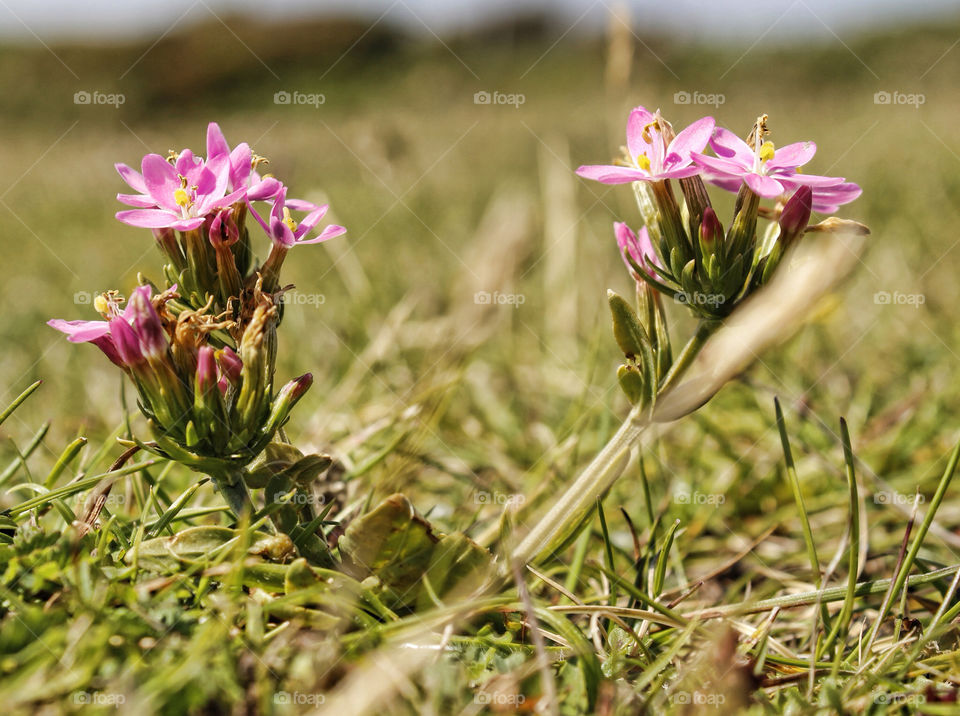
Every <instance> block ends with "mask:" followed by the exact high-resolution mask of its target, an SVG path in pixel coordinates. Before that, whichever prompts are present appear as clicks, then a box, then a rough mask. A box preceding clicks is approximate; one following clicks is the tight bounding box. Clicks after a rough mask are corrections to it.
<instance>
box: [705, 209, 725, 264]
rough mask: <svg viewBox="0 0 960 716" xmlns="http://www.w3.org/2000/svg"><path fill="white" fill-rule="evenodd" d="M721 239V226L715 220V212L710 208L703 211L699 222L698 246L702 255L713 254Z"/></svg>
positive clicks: (718, 221) (718, 220)
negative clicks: (701, 219)
mask: <svg viewBox="0 0 960 716" xmlns="http://www.w3.org/2000/svg"><path fill="white" fill-rule="evenodd" d="M722 239H723V226H722V225H721V224H720V219H718V218H717V212H715V211H714V210H713V209H711V208H710V207H707V208H706V209H704V211H703V221H701V222H700V246H701V248H702V250H703V253H704V255H706V254H707V253H708V252H709V253H714V252H715V247H716V244H717V242H718V241H721V240H722Z"/></svg>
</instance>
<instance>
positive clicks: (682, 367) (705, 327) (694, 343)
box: [658, 321, 721, 395]
mask: <svg viewBox="0 0 960 716" xmlns="http://www.w3.org/2000/svg"><path fill="white" fill-rule="evenodd" d="M720 325H721V324H720V322H719V321H700V324H699V325H698V326H697V331H696V333H694V334H693V337H692V338H691V339H690V340H689V341H687V345H685V346H684V347H683V350H682V351H680V355H678V356H677V359H676V360H675V361H674V362H673V365H672V366H670V371H669V372H668V373H667V374H666V376H664V378H663V380H662V381H661V383H660V389H659V391H658V395H665V394H666V392H667V391H668V390H670V389H671V388H673V387H674V386H675V385H676V383H677V381H678V380H679V379H680V377H681V376H683V374H684V373H686V372H687V369H689V368H690V365H691V364H692V363H693V359H694V358H696V357H697V356H698V355H699V354H700V350H701V349H702V348H703V346H704V344H705V343H706V342H707V339H708V338H710V336H712V335H713V334H714V333H715V332H716V330H717V329H718V328H719V327H720Z"/></svg>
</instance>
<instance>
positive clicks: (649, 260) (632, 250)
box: [613, 221, 657, 277]
mask: <svg viewBox="0 0 960 716" xmlns="http://www.w3.org/2000/svg"><path fill="white" fill-rule="evenodd" d="M613 233H614V235H615V236H616V237H617V247H618V248H619V249H620V258H622V259H623V263H624V264H626V266H627V270H628V271H629V272H630V274H631V275H634V274H635V273H636V271H634V269H633V266H631V265H630V262H629V261H627V257H626V255H625V254H629V255H630V258H632V259H633V262H634V263H635V264H637V265H638V266H640V267H641V268H642V269H643V270H644V271H646V272H647V273H648V274H650V275H651V276H653V277H656V273H654V271H653V269H652V268H651V266H655V265H656V263H657V261H656V254H655V253H654V251H653V243H652V242H651V241H650V234H649V233H647V227H646V226H642V227H640V231H638V232H637V233H634V232H633V230H632V229H631V228H630V227H629V226H627V225H626V224H624V223H623V222H622V221H616V222H614V224H613Z"/></svg>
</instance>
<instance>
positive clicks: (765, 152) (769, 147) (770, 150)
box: [759, 142, 776, 162]
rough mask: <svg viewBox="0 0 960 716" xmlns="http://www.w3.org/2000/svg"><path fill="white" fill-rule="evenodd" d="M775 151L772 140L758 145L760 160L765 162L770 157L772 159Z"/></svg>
mask: <svg viewBox="0 0 960 716" xmlns="http://www.w3.org/2000/svg"><path fill="white" fill-rule="evenodd" d="M775 151H776V147H774V146H773V142H764V143H763V144H761V145H760V153H759V157H760V161H761V162H765V161H768V160H770V159H773V155H774V153H775Z"/></svg>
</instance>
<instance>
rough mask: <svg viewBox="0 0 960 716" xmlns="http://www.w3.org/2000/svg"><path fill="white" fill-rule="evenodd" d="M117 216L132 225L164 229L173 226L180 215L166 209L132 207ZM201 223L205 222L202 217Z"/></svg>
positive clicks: (119, 219) (119, 212)
mask: <svg viewBox="0 0 960 716" xmlns="http://www.w3.org/2000/svg"><path fill="white" fill-rule="evenodd" d="M116 217H117V220H118V221H122V222H123V223H124V224H129V225H130V226H139V227H140V228H143V229H163V228H165V227H168V226H173V224H174V222H176V221H177V219H178V218H179V215H178V214H176V213H174V212H172V211H167V210H165V209H131V210H129V211H118V212H117V213H116ZM200 223H203V220H202V219H201V222H200Z"/></svg>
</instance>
